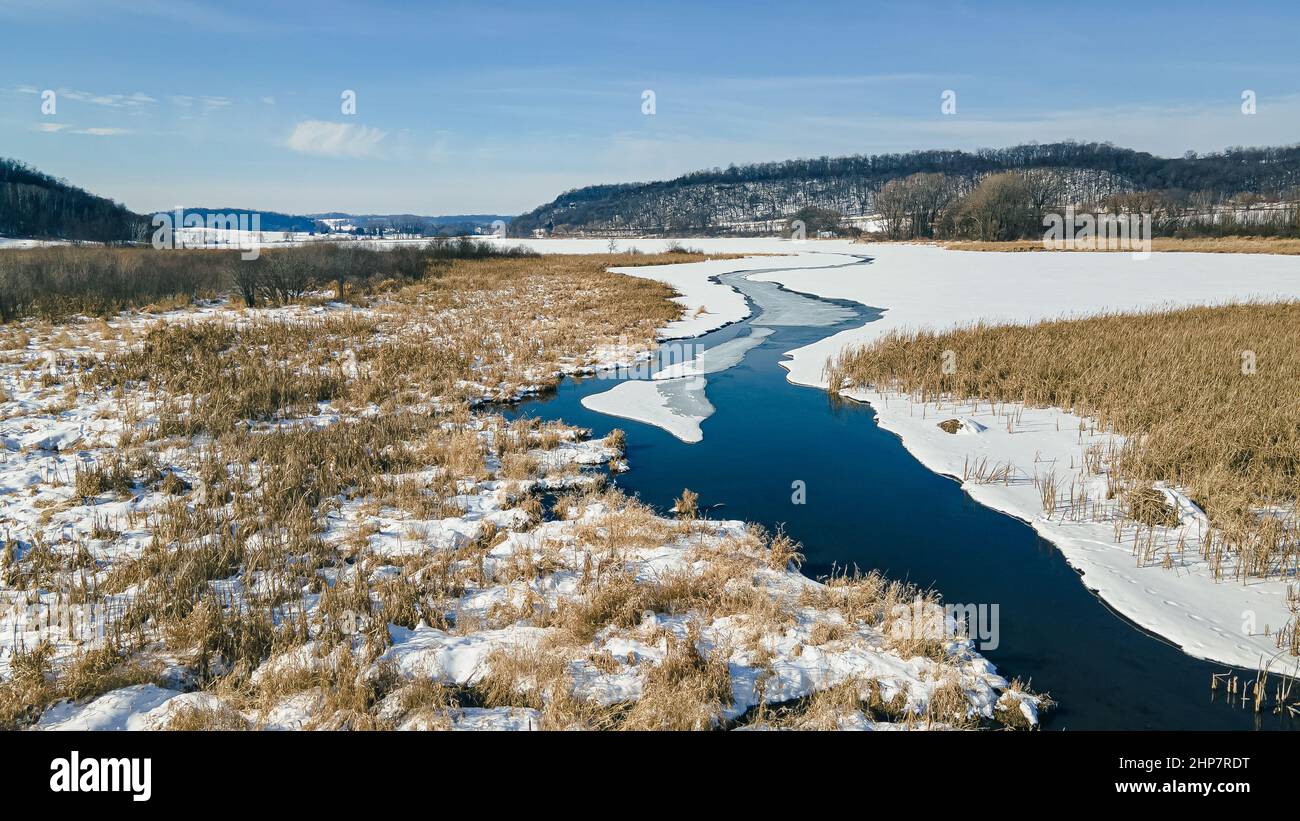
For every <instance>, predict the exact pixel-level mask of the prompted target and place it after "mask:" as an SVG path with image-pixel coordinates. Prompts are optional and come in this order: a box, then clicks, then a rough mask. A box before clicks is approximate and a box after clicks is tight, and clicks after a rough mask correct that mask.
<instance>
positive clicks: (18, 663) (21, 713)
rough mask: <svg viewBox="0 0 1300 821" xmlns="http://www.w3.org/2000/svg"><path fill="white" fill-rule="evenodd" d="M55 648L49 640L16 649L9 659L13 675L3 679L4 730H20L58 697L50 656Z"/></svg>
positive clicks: (0, 711)
mask: <svg viewBox="0 0 1300 821" xmlns="http://www.w3.org/2000/svg"><path fill="white" fill-rule="evenodd" d="M53 655H54V647H53V646H51V645H50V644H49V643H48V642H42V643H41V644H39V645H37V646H36V647H33V648H32V649H30V650H26V649H23V648H21V647H17V648H14V650H13V655H12V656H11V657H10V659H9V678H8V679H7V680H5V681H0V730H17V729H20V728H22V727H25V726H27V725H29V724H31V723H33V722H35V721H36V720H37V719H39V718H40V717H41V713H43V712H45V708H46V707H48V706H49V705H50V704H51V703H52V702H53V701H54V700H55V698H57V691H56V690H55V687H54V683H53V670H52V667H51V664H50V658H51V656H53Z"/></svg>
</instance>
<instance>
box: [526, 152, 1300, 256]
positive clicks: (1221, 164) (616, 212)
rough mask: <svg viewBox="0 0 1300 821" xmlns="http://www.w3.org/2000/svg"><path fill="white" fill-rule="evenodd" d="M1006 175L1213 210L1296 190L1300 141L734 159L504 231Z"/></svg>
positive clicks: (851, 202)
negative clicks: (1164, 153)
mask: <svg viewBox="0 0 1300 821" xmlns="http://www.w3.org/2000/svg"><path fill="white" fill-rule="evenodd" d="M1003 172H1016V173H1018V174H1025V173H1027V172H1036V173H1037V175H1038V176H1040V177H1042V178H1043V179H1045V180H1050V181H1051V184H1052V191H1051V193H1052V198H1053V201H1051V202H1048V203H1044V204H1050V205H1060V204H1066V203H1069V204H1075V205H1082V206H1100V205H1103V204H1105V203H1107V202H1108V201H1112V200H1113V199H1114V198H1115V197H1117V196H1122V195H1132V194H1134V193H1137V192H1161V193H1162V194H1163V195H1164V196H1165V197H1167V198H1168V199H1169V201H1170V202H1171V203H1172V204H1173V205H1174V206H1176V207H1177V208H1178V209H1179V210H1180V211H1182V212H1192V211H1196V212H1208V213H1211V214H1213V213H1215V212H1216V210H1222V209H1223V208H1225V207H1232V208H1234V209H1235V208H1236V207H1237V206H1239V205H1241V203H1242V200H1243V199H1244V200H1246V201H1248V202H1247V203H1246V204H1247V205H1248V206H1253V205H1255V204H1257V203H1258V202H1264V201H1266V202H1286V201H1290V202H1294V201H1295V200H1296V199H1300V196H1297V190H1300V145H1293V146H1285V147H1267V148H1230V149H1227V150H1226V151H1223V152H1219V153H1214V154H1206V155H1197V154H1195V153H1194V152H1189V153H1187V154H1186V155H1184V156H1182V157H1177V158H1166V157H1157V156H1155V155H1153V154H1149V153H1146V152H1141V151H1133V150H1131V149H1127V148H1119V147H1116V146H1114V145H1111V144H1109V143H1075V142H1063V143H1051V144H1044V145H1032V144H1031V145H1019V146H1013V147H1010V148H1001V149H981V150H978V151H970V152H968V151H947V150H942V151H913V152H908V153H903V154H879V155H872V156H865V155H857V156H851V157H821V158H818V159H800V160H788V161H785V162H774V163H760V164H755V165H744V166H734V165H733V166H731V167H728V168H726V169H720V168H714V169H709V170H703V171H697V172H693V173H690V174H685V175H683V176H681V177H677V178H675V179H671V180H664V181H660V182H647V183H625V184H618V185H597V186H589V187H587V188H580V189H576V190H573V191H568V192H566V193H564V194H562V195H560V196H559V197H557V198H556V199H555V200H554V201H553V202H550V203H547V204H545V205H542V206H539V207H538V208H536V209H534V210H532V211H530V212H528V213H527V214H523V215H522V216H520V217H518V218H517V219H516V220H515V221H514V222H513V223H511V226H510V230H511V233H512V234H514V235H516V236H528V235H530V234H532V233H533V232H535V231H543V232H550V233H554V234H558V235H574V234H595V235H632V234H692V233H693V234H700V233H706V234H722V233H769V232H770V226H765V225H763V223H771V222H773V221H782V220H785V219H786V218H788V217H790V216H791V215H793V214H795V213H796V212H798V211H799V210H800V209H803V208H808V207H818V208H829V209H833V210H835V211H838V212H839V213H841V214H843V215H845V216H848V217H866V216H874V215H876V214H877V213H879V210H880V202H879V198H880V195H881V192H882V189H884V187H885V186H886V185H887V184H889V183H890V182H891V181H899V180H904V179H906V178H910V177H913V176H914V175H942V180H943V181H944V184H945V185H944V187H945V189H946V190H947V191H948V192H949V199H959V198H963V197H965V195H967V194H969V193H970V192H971V191H972V190H973V189H974V188H975V187H976V186H977V184H978V183H979V182H980V180H982V179H984V178H986V177H989V176H991V175H996V174H999V173H1003ZM1233 213H1234V214H1235V210H1234V212H1233ZM1221 221H1222V220H1218V222H1221ZM1293 222H1294V220H1293ZM755 223H757V225H755ZM919 233H920V234H921V235H926V232H924V231H922V232H919Z"/></svg>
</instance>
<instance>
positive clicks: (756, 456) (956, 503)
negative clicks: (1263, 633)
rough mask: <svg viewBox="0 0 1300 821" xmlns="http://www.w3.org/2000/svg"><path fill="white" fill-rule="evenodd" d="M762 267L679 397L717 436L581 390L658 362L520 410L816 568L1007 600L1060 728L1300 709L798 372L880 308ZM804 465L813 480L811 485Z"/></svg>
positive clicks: (1010, 653) (639, 485)
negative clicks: (1244, 687) (760, 530)
mask: <svg viewBox="0 0 1300 821" xmlns="http://www.w3.org/2000/svg"><path fill="white" fill-rule="evenodd" d="M850 264H852V265H868V264H870V260H868V259H865V258H863V259H861V260H859V261H856V262H853V263H850ZM748 273H751V272H743V271H742V272H736V273H733V274H726V275H723V276H722V277H721V278H720V279H721V280H722V281H723V282H724V283H726V284H729V285H732V286H733V287H736V288H738V289H739V290H740V291H741V292H742V293H744V294H745V296H746V298H747V299H748V300H749V303H750V308H751V315H750V317H749V318H748V319H746V320H745V321H743V322H740V323H736V324H734V325H730V326H728V327H726V328H722V329H720V330H717V331H714V332H712V333H710V334H707V335H705V336H702V337H700V338H698V339H696V340H691V342H692V343H696V344H698V345H699V346H701V347H703V348H704V349H706V351H719V346H724V345H725V346H727V347H725V348H722V349H721V351H719V352H718V353H717V355H716V356H714V357H713V358H712V360H711V359H710V356H709V354H708V353H707V352H706V353H705V355H704V356H703V361H704V362H705V364H706V365H707V366H708V367H707V368H705V370H706V371H708V373H707V375H706V376H704V377H703V378H701V379H699V381H698V382H697V383H696V384H695V385H694V386H693V387H692V390H691V391H690V394H691V395H689V396H686V397H685V398H680V397H679V398H678V399H676V400H673V401H674V402H676V403H677V404H676V405H675V406H676V407H677V408H679V409H680V410H681V411H682V412H684V413H694V414H696V415H697V416H698V415H701V414H702V415H703V416H704V417H706V418H702V419H701V420H700V421H699V425H700V430H701V431H702V434H703V438H702V440H701V441H698V442H695V443H693V444H688V443H686V442H684V441H681V440H680V439H678V438H675V437H674V436H673V435H671V434H670V433H668V432H667V431H665V430H662V429H660V428H658V427H653V426H651V425H648V424H642V423H638V422H629V421H627V420H625V419H618V418H614V417H612V416H609V415H605V414H603V413H598V412H596V411H593V410H591V409H589V408H587V407H585V406H584V405H583V403H582V400H583V399H584V398H587V397H594V396H597V395H599V394H603V393H605V392H607V391H609V390H610V389H611V388H614V387H615V386H616V385H617V384H618V383H619V381H621V380H627V379H635V378H640V379H644V378H646V376H647V374H645V373H638V374H614V375H612V376H608V377H588V378H582V379H566V380H565V381H564V382H563V383H562V384H561V385H560V386H559V387H558V389H557V390H556V391H555V392H553V393H551V394H548V395H546V396H543V397H539V398H537V399H534V400H531V401H528V402H525V403H522V404H520V405H519V406H517V407H516V408H514V409H513V410H511V411H510V413H511V414H514V415H529V416H536V417H540V418H543V419H562V420H564V421H566V422H569V423H572V424H578V425H582V426H584V427H588V428H591V429H592V430H593V432H594V433H595V434H596V435H604V434H605V433H607V432H608V431H609V430H611V429H613V428H616V427H617V428H622V429H623V430H624V431H625V432H626V434H627V450H628V460H629V462H630V464H631V470H630V471H628V472H626V473H624V474H621V475H619V477H618V479H617V484H618V485H619V486H620V487H621V488H622V489H623V490H625V491H627V492H629V493H633V494H636V495H638V496H639V497H640V498H641V499H642V500H643V501H645V502H647V503H649V504H651V505H654V506H655V507H657V508H659V509H660V510H667V509H668V508H670V507H671V505H672V503H673V500H674V499H675V498H676V497H677V496H678V495H680V494H681V491H682V489H683V488H684V487H689V488H690V489H691V490H694V491H696V492H697V493H699V494H700V504H701V506H702V507H705V508H707V509H708V513H707V515H709V516H710V517H711V518H728V519H743V520H747V521H753V522H758V523H761V524H762V525H764V526H765V527H767V528H769V529H772V530H775V529H776V528H777V527H778V526H783V527H784V528H785V530H786V532H787V533H789V534H790V535H791V536H792V537H793V538H795V539H797V540H798V541H800V542H802V543H803V549H804V553H805V555H806V556H807V562H806V564H805V566H804V572H805V573H807V574H809V575H811V576H822V575H826V574H828V573H830V572H832V570H833V569H835V568H841V569H842V568H844V567H846V566H848V567H852V566H854V565H857V566H858V567H860V568H863V569H864V570H865V569H876V570H879V571H881V572H883V573H885V574H887V575H888V576H890V577H892V578H895V579H901V580H906V581H909V582H912V583H915V584H917V585H920V586H921V587H926V588H934V589H935V590H937V591H939V592H940V593H941V594H942V596H943V598H944V600H945V601H948V602H960V603H963V604H986V605H987V604H997V605H998V614H999V618H998V628H999V629H998V645H997V647H996V648H995V649H985V650H983V651H982V652H984V654H985V655H986V656H988V657H989V658H990V659H991V660H992V661H993V662H994V663H995V664H996V665H997V666H998V669H999V671H1000V672H1001V673H1002V674H1003V675H1005V676H1007V677H1008V678H1011V677H1018V678H1020V679H1022V680H1025V681H1028V682H1029V683H1030V685H1031V686H1032V688H1033V689H1035V690H1036V691H1039V692H1046V693H1048V694H1049V695H1051V697H1052V698H1053V699H1055V700H1056V701H1057V702H1058V704H1059V706H1058V708H1057V709H1056V710H1054V711H1053V712H1052V713H1050V714H1049V716H1048V717H1047V719H1046V721H1045V723H1044V726H1045V728H1046V729H1064V730H1102V729H1251V728H1268V729H1296V728H1298V727H1300V722H1296V721H1294V720H1290V719H1286V718H1282V717H1279V716H1276V715H1273V714H1271V713H1265V714H1263V715H1256V714H1255V713H1253V712H1252V711H1250V710H1246V709H1241V708H1240V707H1239V706H1233V705H1229V704H1227V703H1226V702H1225V700H1224V697H1223V695H1222V688H1220V690H1219V691H1218V695H1217V698H1216V694H1215V693H1214V692H1212V691H1211V689H1210V678H1211V675H1212V674H1214V673H1221V672H1224V671H1226V670H1229V669H1231V668H1228V667H1225V666H1224V665H1220V664H1213V663H1208V662H1204V661H1198V660H1196V659H1193V658H1191V657H1190V656H1188V655H1186V654H1184V653H1183V652H1182V651H1181V650H1179V649H1178V648H1176V647H1174V646H1172V645H1170V644H1169V643H1167V642H1165V641H1163V640H1161V639H1160V638H1159V637H1157V636H1154V635H1152V634H1150V633H1148V632H1146V631H1144V630H1142V629H1140V628H1138V627H1137V626H1135V625H1134V624H1133V623H1131V622H1129V621H1127V620H1126V619H1124V618H1122V617H1121V616H1119V615H1117V614H1116V613H1114V612H1113V611H1111V610H1110V609H1108V608H1107V607H1106V605H1105V604H1104V603H1102V601H1101V600H1100V599H1098V598H1097V597H1096V596H1095V595H1093V594H1092V593H1091V592H1089V591H1088V589H1087V588H1086V587H1085V586H1084V584H1083V583H1082V581H1081V578H1080V576H1079V574H1078V573H1077V572H1076V571H1074V570H1073V569H1072V568H1071V567H1070V566H1069V565H1068V564H1067V563H1066V561H1065V559H1064V558H1062V556H1061V554H1060V553H1059V552H1058V551H1057V550H1056V549H1055V548H1054V547H1053V546H1052V545H1051V544H1050V543H1048V542H1046V541H1044V540H1043V539H1042V538H1040V537H1039V536H1038V535H1037V534H1036V533H1035V532H1034V531H1033V529H1032V528H1030V527H1029V525H1027V524H1025V523H1024V522H1021V521H1019V520H1017V519H1014V518H1011V517H1009V516H1006V515H1004V514H1001V513H998V512H995V511H993V510H990V509H988V508H985V507H982V506H980V505H977V504H976V503H974V502H973V501H972V500H971V499H970V498H969V497H968V496H967V495H966V494H965V493H964V492H963V491H962V490H961V487H960V486H959V483H958V482H956V481H955V480H953V479H950V478H946V477H943V476H939V475H937V474H935V473H932V472H930V471H929V470H927V469H925V468H924V467H922V466H921V465H920V463H918V462H917V461H916V460H915V459H914V458H913V457H912V456H911V455H910V454H909V453H908V452H907V451H906V450H905V449H904V448H903V446H902V444H901V443H900V442H899V440H898V438H897V437H895V436H894V435H893V434H891V433H889V432H887V431H884V430H882V429H880V428H879V427H878V426H877V425H876V421H875V414H874V412H873V411H872V409H871V408H870V407H869V406H867V405H862V404H857V403H852V402H841V401H837V400H835V399H834V398H832V397H830V396H829V395H828V394H826V393H825V392H824V391H821V390H817V389H814V388H806V387H800V386H796V385H793V384H791V383H790V382H788V381H786V378H785V375H786V372H785V370H784V369H783V368H782V367H781V366H780V364H779V363H780V362H781V360H782V359H783V353H784V352H785V351H789V350H792V349H794V348H798V347H800V346H803V345H807V344H810V343H812V342H814V341H816V340H818V339H822V338H824V337H826V336H829V335H831V334H834V333H837V332H839V331H841V330H844V329H846V328H850V327H854V326H857V325H860V324H862V323H863V322H865V321H871V320H872V319H874V318H876V317H877V316H878V315H879V312H878V311H876V310H875V309H872V308H869V307H867V306H863V305H859V304H857V303H851V302H845V301H840V300H826V299H821V298H817V297H811V296H807V295H802V294H795V293H793V292H790V291H786V290H784V289H782V288H780V286H777V285H773V284H769V283H759V282H750V281H749V280H748V279H746V276H747V274H748ZM739 340H745V341H743V342H738V341H739ZM729 343H730V344H729ZM656 364H657V365H660V366H662V365H664V364H665V363H664V362H660V363H656ZM705 381H707V385H705V384H704V382H705ZM697 391H698V392H697ZM673 392H674V391H673V390H670V391H669V393H670V394H671V393H673ZM701 394H702V395H701ZM704 397H707V401H703V403H702V404H701V400H703V399H704ZM709 411H711V415H709V414H708V412H709ZM797 482H802V483H803V486H804V487H805V488H806V493H805V496H804V498H803V499H802V500H800V499H799V495H798V494H797V493H796V492H795V490H796V488H797V485H796V483H797ZM800 501H802V503H797V502H800ZM1240 672H1241V675H1242V677H1243V679H1247V680H1248V679H1250V678H1252V677H1253V672H1251V671H1240Z"/></svg>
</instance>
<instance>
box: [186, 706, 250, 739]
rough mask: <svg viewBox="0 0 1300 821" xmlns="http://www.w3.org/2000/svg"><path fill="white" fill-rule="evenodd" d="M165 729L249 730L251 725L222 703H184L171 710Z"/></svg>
mask: <svg viewBox="0 0 1300 821" xmlns="http://www.w3.org/2000/svg"><path fill="white" fill-rule="evenodd" d="M166 729H168V730H172V731H175V732H228V731H231V730H251V729H253V725H252V724H251V723H250V722H249V721H248V719H246V718H244V717H243V716H242V715H240V714H239V713H238V712H237V711H235V710H234V709H232V708H231V707H229V706H228V705H226V704H224V703H222V704H218V705H213V706H206V705H205V706H199V705H193V704H186V705H183V706H181V707H178V708H176V709H174V710H172V711H171V713H170V715H169V716H168V720H167V726H166Z"/></svg>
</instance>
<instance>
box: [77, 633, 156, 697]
mask: <svg viewBox="0 0 1300 821" xmlns="http://www.w3.org/2000/svg"><path fill="white" fill-rule="evenodd" d="M160 673H161V668H160V667H159V666H158V665H156V664H147V663H145V662H143V661H140V660H139V659H133V658H130V655H129V653H127V652H125V651H123V650H122V649H119V648H118V647H116V646H114V645H113V644H105V645H103V646H100V647H97V648H94V649H91V650H87V651H85V652H83V653H80V654H79V655H77V656H76V657H74V658H73V659H72V661H71V663H69V664H68V665H67V667H66V668H65V669H64V671H63V673H62V675H60V676H59V695H60V697H62V698H67V699H71V700H73V701H82V700H84V699H88V698H94V697H95V696H99V695H103V694H104V693H107V692H109V691H110V690H116V689H118V688H120V687H130V686H132V685H134V684H150V683H154V682H156V681H157V680H158V676H159V674H160Z"/></svg>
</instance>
